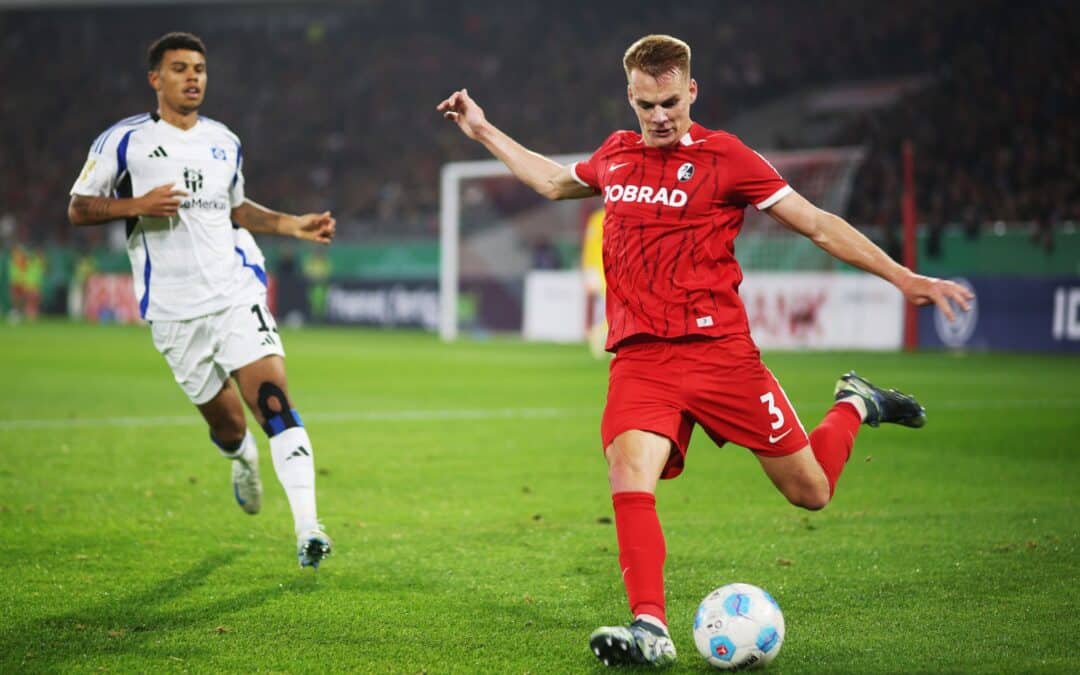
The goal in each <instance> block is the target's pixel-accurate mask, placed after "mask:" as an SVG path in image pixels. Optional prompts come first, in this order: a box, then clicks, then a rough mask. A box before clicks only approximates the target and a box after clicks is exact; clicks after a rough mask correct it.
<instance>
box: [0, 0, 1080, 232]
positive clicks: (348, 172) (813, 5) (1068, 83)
mask: <svg viewBox="0 0 1080 675" xmlns="http://www.w3.org/2000/svg"><path fill="white" fill-rule="evenodd" d="M1077 14H1078V12H1077V10H1076V8H1075V6H1073V5H1071V4H1070V3H1067V2H1042V3H1035V4H1034V5H1024V6H1021V5H1016V4H1015V3H1008V2H1002V1H998V0H992V1H990V2H979V3H974V2H972V3H939V2H933V1H929V0H916V1H915V2H909V3H877V4H873V5H867V4H866V3H862V2H858V1H857V0H841V1H840V2H835V1H833V2H825V1H824V0H815V1H811V2H801V3H790V2H783V1H780V0H766V1H763V2H755V3H739V2H722V3H717V2H712V1H694V0H690V1H687V2H682V3H677V4H675V5H657V4H655V3H650V4H645V3H642V4H641V5H640V6H636V7H634V9H633V11H628V10H627V3H625V2H618V1H610V0H602V1H598V2H589V3H578V2H572V1H571V0H553V1H552V2H546V3H500V2H497V1H494V0H478V1H477V2H472V3H431V2H425V1H423V0H398V1H395V2H389V1H384V0H371V1H370V2H365V3H362V4H358V5H345V4H333V5H320V4H311V5H304V6H300V5H288V4H272V5H266V6H257V7H256V6H252V5H248V4H240V5H227V4H226V5H195V6H185V7H178V6H174V7H168V6H166V7H161V6H159V7H154V8H147V7H144V8H130V7H123V8H118V7H103V8H98V9H94V10H85V9H50V10H36V11H35V10H9V11H6V12H0V28H2V29H3V30H2V31H0V35H2V38H0V79H2V80H3V81H4V82H5V83H6V85H7V92H8V95H7V96H6V97H4V98H3V99H2V101H0V109H2V110H3V115H4V120H5V124H4V125H3V126H2V127H0V134H2V135H3V141H2V144H3V148H4V151H3V153H2V155H0V176H2V183H0V185H2V192H0V194H2V196H3V204H0V238H4V239H6V240H8V241H10V239H11V237H12V235H14V236H15V238H16V239H19V240H23V241H27V240H28V241H31V242H44V241H51V242H65V241H70V240H71V238H72V237H73V234H72V228H71V227H70V226H69V225H68V224H67V222H66V219H65V217H64V209H65V206H66V201H67V197H66V194H67V191H68V189H69V188H70V185H71V182H72V180H73V178H74V176H75V174H76V173H77V172H78V169H79V167H80V166H81V164H82V162H83V160H84V158H85V155H86V152H87V149H88V147H89V144H90V141H91V140H92V139H93V138H94V137H95V136H96V135H97V134H98V133H100V132H101V131H102V130H103V129H105V128H107V127H108V126H109V125H110V124H112V123H113V122H114V121H115V120H117V119H120V118H122V117H125V116H127V115H131V114H135V113H138V112H140V111H144V110H148V109H149V107H150V106H151V103H152V100H153V99H152V96H151V92H150V91H149V89H148V87H147V85H146V81H145V76H144V71H145V66H144V65H143V61H144V53H143V52H144V50H145V46H146V44H147V43H148V42H149V41H150V40H152V39H153V38H154V37H156V36H157V35H159V34H161V33H163V32H165V31H167V30H174V29H183V30H191V31H193V32H195V33H197V34H200V35H201V36H202V37H203V38H204V39H205V41H206V42H207V45H208V49H209V65H210V73H211V78H210V88H209V93H208V97H207V105H206V106H205V108H204V109H205V111H206V114H207V115H209V116H210V117H213V118H216V119H219V120H221V121H223V122H225V123H226V124H228V125H229V126H231V127H232V128H233V129H234V130H235V131H236V132H237V133H238V134H239V135H240V136H241V138H242V139H244V140H245V173H246V176H247V181H248V186H249V192H250V194H251V195H252V197H254V198H255V199H258V198H259V196H260V195H273V197H274V199H275V200H280V202H281V207H282V208H284V209H287V210H292V211H314V210H321V209H324V208H330V209H332V210H333V211H334V212H335V214H336V215H337V216H338V218H339V221H340V222H342V223H343V225H344V227H342V228H341V229H342V234H343V236H344V237H345V238H371V237H380V238H388V237H392V238H398V237H424V236H431V235H432V234H433V233H434V229H435V217H436V212H437V203H438V176H439V168H440V166H441V165H442V164H443V163H444V162H446V161H450V160H458V159H473V158H478V157H479V156H480V154H479V153H478V151H477V149H476V148H474V147H472V146H471V145H469V144H467V143H465V142H463V140H462V139H460V138H458V137H457V136H456V135H455V134H453V133H452V129H448V128H447V127H446V125H444V124H442V120H441V119H440V117H439V116H438V115H437V114H435V113H434V109H433V106H434V103H435V102H436V101H438V100H440V98H441V97H442V96H444V95H445V93H446V92H448V91H451V90H452V89H453V88H455V87H458V86H461V85H467V86H469V87H470V90H471V91H472V92H473V93H474V94H476V95H477V96H478V97H480V98H481V100H483V101H485V105H486V106H487V112H488V115H489V116H490V117H491V118H492V119H494V120H498V122H499V123H500V124H502V125H503V126H504V127H505V128H507V129H508V130H509V131H511V132H512V133H514V134H515V135H516V136H517V137H518V138H519V139H520V140H521V141H522V142H523V143H524V144H525V145H527V146H529V147H535V148H537V149H538V150H539V151H541V152H548V153H560V152H578V151H585V150H589V149H591V148H593V147H595V146H596V145H598V144H599V142H600V141H601V140H602V139H603V138H604V137H605V136H606V134H607V133H608V132H609V131H610V130H611V129H613V128H619V127H631V126H633V119H632V116H631V114H630V111H629V110H628V109H627V108H626V106H625V103H624V101H623V99H622V96H621V92H622V90H623V87H624V82H623V75H622V72H621V69H620V68H619V59H620V58H621V53H622V50H623V49H624V48H625V46H626V44H628V43H629V42H630V41H632V40H633V39H634V38H636V37H638V36H640V35H641V34H644V33H646V32H657V31H660V32H671V33H673V34H677V35H680V36H682V37H685V38H687V39H688V40H689V41H690V42H691V43H692V44H694V45H696V46H698V49H699V54H698V58H697V59H696V60H695V69H694V76H695V77H696V78H697V80H698V81H699V83H700V85H701V89H702V96H701V97H700V99H699V103H698V104H697V108H696V109H695V117H696V118H697V119H700V120H702V121H706V122H707V123H708V124H710V125H712V126H718V127H722V126H723V123H724V121H725V120H726V119H730V118H731V117H733V116H734V115H736V114H738V113H740V112H743V111H746V110H750V109H752V108H753V107H754V106H756V105H758V104H760V103H762V102H764V101H767V100H769V99H772V98H775V97H779V96H782V95H784V94H785V93H788V92H791V91H794V90H798V89H799V88H806V87H809V86H814V85H816V84H826V83H834V82H842V81H851V80H868V79H874V78H882V77H893V76H901V75H910V74H929V75H930V76H932V77H931V78H929V81H930V84H929V86H927V87H925V88H923V89H922V90H920V91H918V92H916V93H914V94H912V95H911V96H909V97H908V98H906V99H904V100H902V101H900V103H899V104H898V105H896V106H894V107H892V108H890V109H888V110H885V111H881V112H876V113H872V114H868V115H865V116H863V117H861V118H860V119H859V120H858V121H857V122H856V123H854V124H851V125H849V126H848V127H847V128H846V129H845V130H844V131H843V132H842V134H841V136H840V137H838V138H836V139H835V140H836V142H837V143H845V144H850V143H857V144H866V145H867V146H868V147H869V148H870V159H869V161H868V162H866V164H865V167H864V169H863V170H862V172H861V174H860V176H859V178H858V183H857V187H856V190H855V193H854V194H855V196H856V198H855V199H854V200H853V212H852V213H851V214H850V215H851V216H852V217H853V220H854V222H856V223H868V224H872V223H877V224H888V223H894V222H896V221H898V218H899V216H898V213H897V207H896V205H895V203H896V199H895V198H894V195H895V194H896V190H897V171H898V168H897V167H898V161H897V156H898V146H899V143H900V141H901V139H903V138H908V137H910V138H913V139H914V140H915V142H916V144H917V154H918V162H919V164H918V166H919V172H918V176H919V185H920V188H921V189H920V192H919V194H920V197H921V203H920V212H921V213H923V214H925V215H926V219H927V221H928V222H929V223H931V224H938V223H945V222H950V221H958V220H963V221H964V222H966V223H968V224H969V227H973V228H975V227H978V225H979V224H980V223H981V222H983V221H986V220H997V219H1007V220H1013V219H1021V220H1027V219H1036V220H1047V221H1055V220H1061V219H1064V218H1073V219H1075V218H1077V217H1078V216H1080V195H1078V194H1077V185H1080V181H1078V180H1077V179H1076V178H1077V173H1078V171H1080V157H1078V153H1077V149H1078V148H1080V143H1078V140H1080V139H1078V133H1080V132H1078V128H1080V126H1078V122H1077V119H1080V118H1078V116H1077V114H1076V112H1077V106H1078V103H1077V102H1078V100H1080V67H1078V66H1077V65H1076V64H1077V63H1080V60H1078V59H1076V58H1075V56H1076V54H1075V50H1076V44H1077V40H1076V39H1075V38H1076V35H1075V33H1076V32H1077V29H1076V26H1078V25H1080V21H1078V19H1080V17H1078V16H1077ZM785 140H786V142H788V143H792V142H795V143H797V142H798V139H790V138H788V139H785ZM5 235H6V236H5ZM100 236H101V234H100V232H95V231H88V232H85V233H80V234H79V241H85V242H90V243H94V242H96V241H97V238H100Z"/></svg>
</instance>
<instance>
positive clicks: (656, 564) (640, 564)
mask: <svg viewBox="0 0 1080 675" xmlns="http://www.w3.org/2000/svg"><path fill="white" fill-rule="evenodd" d="M611 501H612V503H613V504H614V505H615V532H616V534H617V535H618V538H619V567H621V568H622V576H623V584H624V585H625V586H626V596H627V598H628V599H629V600H630V611H631V612H633V614H634V616H637V615H638V614H651V615H653V616H655V617H656V618H658V619H660V620H661V621H663V622H664V623H665V624H667V616H666V614H665V612H664V559H665V558H666V557H667V548H666V547H665V546H664V532H663V530H661V529H660V519H659V518H658V517H657V516H656V497H655V496H654V495H653V494H651V493H649V492H618V493H616V494H614V495H612V497H611Z"/></svg>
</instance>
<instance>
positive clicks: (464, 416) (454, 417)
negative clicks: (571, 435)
mask: <svg viewBox="0 0 1080 675" xmlns="http://www.w3.org/2000/svg"><path fill="white" fill-rule="evenodd" d="M586 414H587V415H598V414H599V410H595V411H594V410H585V409H582V408H487V409H483V408H481V409H473V410H468V409H454V410H376V411H364V412H359V411H358V412H336V413H320V412H312V413H301V417H302V418H303V419H304V420H305V421H311V422H320V423H334V422H445V421H451V422H452V421H459V420H460V421H475V420H494V419H550V418H556V417H570V416H577V415H586ZM199 421H200V418H199V415H198V414H197V413H196V412H194V411H192V413H191V414H190V415H169V416H161V415H157V416H148V417H135V416H128V417H97V418H84V419H80V418H73V419H72V418H69V419H23V420H18V419H16V420H0V431H16V430H20V431H21V430H28V429H85V428H109V427H116V428H138V427H165V426H187V425H192V424H198V423H199Z"/></svg>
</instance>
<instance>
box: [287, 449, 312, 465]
mask: <svg viewBox="0 0 1080 675" xmlns="http://www.w3.org/2000/svg"><path fill="white" fill-rule="evenodd" d="M293 457H311V453H310V452H308V449H307V448H305V447H304V446H302V445H301V446H299V447H297V448H296V449H295V450H293V451H292V454H290V455H289V456H288V457H286V458H285V461H286V462H287V461H289V460H290V459H292V458H293Z"/></svg>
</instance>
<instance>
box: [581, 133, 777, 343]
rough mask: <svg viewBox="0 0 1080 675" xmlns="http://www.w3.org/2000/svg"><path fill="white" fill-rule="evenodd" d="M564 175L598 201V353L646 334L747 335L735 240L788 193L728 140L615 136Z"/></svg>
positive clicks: (763, 165) (717, 136) (724, 136)
mask: <svg viewBox="0 0 1080 675" xmlns="http://www.w3.org/2000/svg"><path fill="white" fill-rule="evenodd" d="M570 170H571V173H572V174H573V175H574V177H575V178H576V179H577V180H578V181H579V182H581V183H582V184H584V185H586V186H588V187H591V188H593V189H594V190H596V191H597V192H599V193H600V194H602V195H603V196H604V211H605V215H604V269H605V276H606V277H607V319H608V339H607V349H608V350H609V351H614V350H615V349H616V348H617V347H618V346H619V345H620V344H621V343H623V342H624V341H626V340H627V339H628V338H631V337H634V336H638V335H650V336H655V337H658V338H678V337H682V336H685V335H705V336H709V337H717V336H721V335H729V334H732V333H749V332H750V326H749V323H748V322H747V319H746V309H745V308H744V307H743V303H742V300H741V299H740V298H739V294H738V290H739V284H740V283H741V282H742V270H741V269H740V268H739V263H738V261H736V260H735V237H736V236H737V235H738V234H739V231H740V230H741V229H742V224H743V212H744V210H745V209H746V207H747V205H749V204H753V205H754V206H755V207H757V208H758V209H759V210H760V209H766V208H768V207H770V206H772V205H773V204H775V203H776V202H778V201H780V199H781V198H783V197H785V196H786V195H787V194H789V193H790V192H791V191H792V189H791V187H790V186H789V185H788V184H787V182H786V181H785V180H784V179H783V178H781V177H780V174H779V173H777V171H776V169H774V168H773V166H772V165H771V164H769V163H768V162H767V161H766V160H765V158H763V157H762V156H761V155H759V154H758V153H756V152H754V151H753V150H751V149H750V148H748V147H747V146H746V145H744V144H743V143H742V141H740V140H739V139H738V138H736V137H735V136H733V135H732V134H729V133H727V132H724V131H713V130H710V129H706V128H705V127H702V126H701V125H699V124H693V125H692V126H691V127H690V131H689V132H687V134H686V135H685V136H683V138H682V139H681V140H680V142H679V143H678V144H677V145H675V146H672V147H669V148H653V147H649V146H647V145H645V144H644V142H643V141H642V138H641V134H639V133H637V132H633V131H616V132H615V133H613V134H612V135H611V136H609V137H608V139H607V140H606V141H604V144H603V145H601V146H600V148H599V149H598V150H597V151H596V152H594V153H593V155H592V157H590V158H589V159H588V160H586V161H583V162H577V163H576V164H574V165H573V166H572V167H571V168H570Z"/></svg>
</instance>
